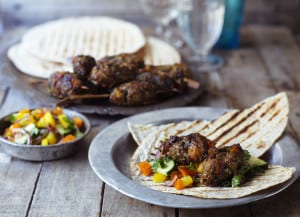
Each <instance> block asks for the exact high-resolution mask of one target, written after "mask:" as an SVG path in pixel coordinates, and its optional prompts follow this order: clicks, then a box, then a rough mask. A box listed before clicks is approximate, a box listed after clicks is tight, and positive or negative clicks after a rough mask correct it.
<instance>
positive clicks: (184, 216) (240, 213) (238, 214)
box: [179, 205, 252, 217]
mask: <svg viewBox="0 0 300 217" xmlns="http://www.w3.org/2000/svg"><path fill="white" fill-rule="evenodd" d="M196 216H197V217H211V216H222V217H252V216H251V212H250V208H249V206H248V205H244V206H237V207H234V208H219V209H206V210H205V209H204V210H197V209H194V210H193V209H182V210H180V211H179V217H196Z"/></svg>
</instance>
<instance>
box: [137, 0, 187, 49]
mask: <svg viewBox="0 0 300 217" xmlns="http://www.w3.org/2000/svg"><path fill="white" fill-rule="evenodd" d="M140 2H141V5H142V9H143V11H144V12H145V13H146V14H147V15H148V16H149V17H150V18H151V19H153V20H154V22H155V23H156V24H157V26H156V28H155V33H156V35H157V36H158V37H160V38H162V39H164V40H166V41H167V42H170V43H171V44H173V45H175V46H180V45H181V44H182V43H183V41H181V42H180V39H175V38H173V33H172V31H171V30H170V29H169V28H168V26H169V24H170V22H171V21H172V20H174V19H175V18H176V16H177V0H140Z"/></svg>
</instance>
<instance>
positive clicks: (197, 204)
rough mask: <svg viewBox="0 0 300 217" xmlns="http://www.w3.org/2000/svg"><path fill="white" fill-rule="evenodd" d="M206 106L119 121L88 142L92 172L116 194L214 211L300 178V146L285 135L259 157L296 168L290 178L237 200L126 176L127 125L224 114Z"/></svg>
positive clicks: (130, 148) (130, 141)
mask: <svg viewBox="0 0 300 217" xmlns="http://www.w3.org/2000/svg"><path fill="white" fill-rule="evenodd" d="M226 111H228V110H225V109H215V108H209V107H185V108H173V109H165V110H160V111H153V112H148V113H143V114H139V115H135V116H132V117H129V118H125V119H122V120H120V121H118V122H115V123H114V124H112V125H110V126H109V127H107V128H106V129H104V130H103V131H101V132H100V133H99V134H98V135H97V136H96V137H95V138H94V140H93V141H92V144H91V146H90V149H89V162H90V165H91V167H92V168H93V170H94V172H95V173H96V174H97V175H98V176H99V177H100V178H101V179H102V180H103V181H104V182H105V183H106V184H108V185H110V186H111V187H113V188H114V189H116V190H118V191H119V192H121V193H123V194H125V195H127V196H129V197H132V198H134V199H137V200H141V201H144V202H147V203H152V204H156V205H160V206H166V207H174V208H216V207H228V206H236V205H241V204H246V203H250V202H253V201H257V200H261V199H263V198H267V197H270V196H273V195H275V194H277V193H279V192H280V191H282V190H284V189H285V188H287V187H288V186H290V185H291V184H292V183H293V182H295V180H296V179H297V178H298V177H299V175H300V147H299V146H298V144H297V143H296V142H295V141H294V139H293V138H292V137H290V136H289V135H284V136H282V138H281V139H280V140H279V141H278V142H277V143H276V144H274V145H273V147H272V148H271V149H270V150H269V151H268V152H267V153H266V154H265V155H264V156H263V158H264V159H265V160H266V161H268V162H269V163H270V164H277V165H282V166H290V167H296V172H295V174H294V175H293V177H292V178H291V179H290V180H288V181H287V182H285V183H282V184H280V185H276V186H274V187H272V188H269V189H266V190H263V191H259V192H257V193H254V194H251V195H248V196H245V197H242V198H238V199H225V200H224V199H202V198H196V197H191V196H183V195H176V194H169V193H163V192H159V191H156V190H153V189H150V188H147V187H145V186H142V185H140V184H138V183H135V182H134V181H133V180H132V179H131V177H130V166H129V164H130V158H131V156H132V154H133V152H134V151H135V149H136V148H137V145H136V143H135V142H134V141H133V139H132V137H131V135H130V133H129V131H128V128H127V122H131V123H133V124H147V123H158V124H159V123H167V122H176V121H178V120H196V119H202V120H213V119H215V118H217V117H218V116H220V115H221V114H223V113H224V112H226Z"/></svg>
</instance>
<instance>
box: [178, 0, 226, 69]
mask: <svg viewBox="0 0 300 217" xmlns="http://www.w3.org/2000/svg"><path fill="white" fill-rule="evenodd" d="M177 9H178V15H177V24H178V27H179V29H180V30H181V33H182V35H183V37H184V39H185V41H186V43H187V44H188V45H189V46H190V47H191V48H192V49H193V51H194V53H195V55H194V56H193V57H190V58H189V59H188V60H190V61H192V62H196V63H197V69H198V71H211V70H215V69H217V68H219V67H221V66H222V65H223V64H224V61H223V59H222V58H221V57H220V56H217V55H212V54H210V51H211V49H212V47H213V46H214V45H215V43H216V42H217V40H218V38H219V36H220V34H221V31H222V27H223V22H224V11H225V6H224V0H181V1H178V4H177Z"/></svg>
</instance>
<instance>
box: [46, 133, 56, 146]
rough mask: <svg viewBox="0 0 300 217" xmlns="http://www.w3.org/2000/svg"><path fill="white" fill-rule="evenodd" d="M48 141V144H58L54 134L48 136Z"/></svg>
mask: <svg viewBox="0 0 300 217" xmlns="http://www.w3.org/2000/svg"><path fill="white" fill-rule="evenodd" d="M46 139H47V141H48V144H55V143H56V142H57V138H56V136H55V134H54V133H52V132H49V133H48V135H47V136H46Z"/></svg>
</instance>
